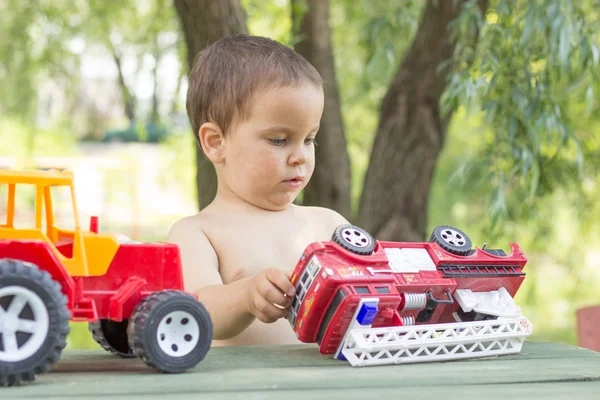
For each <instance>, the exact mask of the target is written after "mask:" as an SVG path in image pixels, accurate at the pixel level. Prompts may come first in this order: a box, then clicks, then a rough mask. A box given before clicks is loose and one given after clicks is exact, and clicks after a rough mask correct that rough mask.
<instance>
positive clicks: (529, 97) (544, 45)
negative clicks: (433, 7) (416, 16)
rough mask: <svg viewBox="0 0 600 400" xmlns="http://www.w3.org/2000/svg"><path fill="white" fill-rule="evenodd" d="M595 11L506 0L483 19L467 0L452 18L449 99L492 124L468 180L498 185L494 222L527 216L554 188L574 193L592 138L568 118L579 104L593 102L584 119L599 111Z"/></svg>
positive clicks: (450, 105) (550, 0) (551, 1)
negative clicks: (453, 45)
mask: <svg viewBox="0 0 600 400" xmlns="http://www.w3.org/2000/svg"><path fill="white" fill-rule="evenodd" d="M598 17H599V15H598V13H597V12H596V11H595V10H593V9H592V8H591V5H590V2H575V1H555V0H545V1H525V0H499V1H496V2H492V7H491V8H490V10H489V11H488V13H487V14H486V15H482V13H481V12H480V9H479V8H478V6H477V5H476V2H475V1H467V2H465V3H464V5H463V7H462V10H461V12H460V14H459V17H458V18H457V19H456V20H455V21H454V23H453V26H452V37H453V39H455V40H457V42H458V45H457V48H456V53H455V57H454V59H453V60H449V61H448V62H449V63H454V65H455V69H454V73H453V74H452V76H451V78H450V82H449V86H448V88H447V91H446V93H445V96H444V99H443V105H444V107H445V111H446V112H449V111H451V110H454V109H456V108H457V107H458V106H460V105H464V106H466V107H467V108H468V109H469V110H473V109H475V110H477V109H483V110H484V111H485V116H486V120H487V122H488V123H489V125H490V126H492V127H493V136H492V137H493V140H487V146H486V149H485V150H484V151H483V152H481V153H479V154H477V159H474V160H469V163H471V164H472V165H471V166H470V168H467V167H465V169H469V171H470V172H471V173H472V174H471V175H470V176H469V178H470V179H468V180H467V181H468V182H473V181H474V180H477V179H479V180H482V179H484V180H487V181H490V182H492V184H493V190H492V191H491V193H492V196H491V201H490V213H491V220H490V221H491V225H492V226H494V225H495V224H496V223H497V222H498V221H499V219H500V218H501V217H505V218H506V217H510V218H519V217H522V216H524V215H526V214H530V212H531V211H532V208H534V207H535V206H536V204H537V201H538V199H539V198H540V196H546V195H550V194H551V193H552V192H553V191H554V190H555V189H556V188H559V187H569V188H571V189H572V190H577V185H574V183H577V182H580V181H581V179H582V177H583V175H582V174H583V161H584V159H586V157H585V156H586V155H587V156H590V155H591V154H589V149H586V142H587V141H588V140H590V139H591V136H590V134H589V133H587V132H579V133H576V132H575V131H574V129H573V126H572V121H571V119H570V117H569V116H568V115H569V108H570V107H572V105H573V104H574V103H577V102H586V112H585V113H583V115H578V116H577V118H582V117H584V118H585V117H589V116H590V115H591V113H592V112H596V110H598V102H597V99H596V98H595V97H594V93H598V88H599V87H600V69H599V61H600V50H599V48H600V47H599V43H598V39H599V36H598V34H597V33H596V32H597V30H598V29H597V27H598V26H600V25H599V23H600V18H598ZM477 32H480V39H479V41H478V42H477V45H476V46H475V45H474V43H475V41H474V40H473V38H474V35H475V34H476V33H477ZM589 160H590V161H591V162H596V163H597V161H596V160H597V158H596V160H594V159H593V158H591V159H589ZM511 200H512V204H510V202H511Z"/></svg>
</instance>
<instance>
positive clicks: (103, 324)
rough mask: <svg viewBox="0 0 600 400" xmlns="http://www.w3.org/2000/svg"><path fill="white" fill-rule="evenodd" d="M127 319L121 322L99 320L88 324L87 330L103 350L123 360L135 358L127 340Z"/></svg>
mask: <svg viewBox="0 0 600 400" xmlns="http://www.w3.org/2000/svg"><path fill="white" fill-rule="evenodd" d="M128 324H129V320H128V319H124V320H123V321H120V322H117V321H111V320H110V319H101V320H100V321H98V322H90V323H89V324H88V329H89V331H90V332H91V333H92V337H93V338H94V340H95V341H96V343H98V344H99V345H100V347H102V348H103V349H104V350H106V351H108V352H110V353H112V354H116V355H118V356H120V357H123V358H131V357H135V354H133V351H132V350H131V347H129V341H128V339H127V325H128Z"/></svg>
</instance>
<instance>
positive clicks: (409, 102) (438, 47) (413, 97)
mask: <svg viewBox="0 0 600 400" xmlns="http://www.w3.org/2000/svg"><path fill="white" fill-rule="evenodd" d="M462 3H463V1H460V2H455V1H435V0H430V1H429V2H428V4H427V6H426V8H425V10H424V12H423V16H422V18H421V22H420V25H419V28H418V29H417V32H416V35H415V39H414V41H413V43H412V45H411V48H410V49H409V51H408V53H407V55H406V57H405V59H404V61H403V62H402V64H401V65H400V68H399V70H398V72H397V73H396V75H395V77H394V79H393V81H392V83H391V85H390V87H389V88H388V91H387V93H386V95H385V97H384V99H383V101H382V103H381V109H380V120H379V126H378V129H377V135H376V137H375V142H374V144H373V148H372V152H371V159H370V163H369V167H368V169H367V173H366V176H365V182H364V186H363V192H362V196H361V202H360V213H359V220H358V224H359V225H360V226H362V227H363V228H365V229H367V230H369V231H370V233H372V234H373V235H375V237H377V238H378V239H380V240H415V241H422V240H424V239H426V231H425V230H426V229H427V206H428V199H429V190H430V184H431V179H432V175H433V172H434V167H435V164H436V160H437V157H438V154H439V153H440V151H441V149H442V146H443V144H444V140H445V138H446V130H447V127H448V121H449V119H450V115H447V116H445V117H443V118H442V116H441V114H440V106H439V102H440V98H441V96H442V93H443V92H444V89H445V87H446V84H447V81H446V80H447V77H448V75H449V73H450V72H451V70H450V68H451V67H450V66H448V67H445V68H444V69H443V70H441V71H438V70H437V68H438V66H439V65H440V63H442V62H444V61H446V60H448V59H449V58H450V57H451V56H452V54H453V52H454V47H455V45H454V43H452V41H451V40H450V32H449V30H448V24H449V23H450V22H451V21H452V20H453V19H454V18H455V17H456V16H457V15H458V12H459V9H460V7H461V6H462ZM488 3H489V1H488V0H480V1H479V7H480V8H481V9H482V12H485V10H486V9H487V7H488Z"/></svg>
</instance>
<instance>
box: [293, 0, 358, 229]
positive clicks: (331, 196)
mask: <svg viewBox="0 0 600 400" xmlns="http://www.w3.org/2000/svg"><path fill="white" fill-rule="evenodd" d="M303 1H306V0H292V20H293V21H296V20H297V18H298V17H299V15H298V9H299V8H300V7H299V5H300V4H299V3H300V2H303ZM306 3H307V5H308V10H307V12H306V13H305V14H304V16H303V18H301V19H300V24H299V26H298V27H295V28H294V33H295V34H296V33H297V34H299V35H300V36H301V38H302V39H301V41H299V42H298V43H297V44H296V45H295V50H296V51H297V52H298V53H299V54H301V55H302V56H303V57H304V58H306V59H307V60H308V61H309V62H310V63H311V64H312V65H314V67H315V68H316V69H317V70H318V71H319V73H320V74H321V76H322V77H323V79H324V81H325V84H324V90H325V109H324V112H323V117H322V119H321V129H320V130H319V134H318V135H317V143H318V145H317V147H316V149H315V157H316V167H315V172H314V174H313V177H312V179H311V181H310V183H309V184H308V186H307V187H306V189H305V190H304V197H303V204H304V205H317V206H321V207H327V208H331V209H334V210H336V211H337V212H339V213H340V214H342V215H343V216H345V217H346V218H348V219H349V218H350V217H351V215H350V214H351V209H350V186H351V171H350V160H349V157H348V152H347V151H346V138H345V136H344V124H343V121H342V113H341V106H340V98H339V93H338V86H337V82H336V77H335V66H334V59H333V50H332V46H331V30H330V27H329V0H308V1H306ZM300 17H301V16H300Z"/></svg>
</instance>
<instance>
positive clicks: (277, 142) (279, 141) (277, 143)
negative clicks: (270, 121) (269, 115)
mask: <svg viewBox="0 0 600 400" xmlns="http://www.w3.org/2000/svg"><path fill="white" fill-rule="evenodd" d="M269 142H271V144H272V145H275V146H283V145H284V144H285V139H269Z"/></svg>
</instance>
